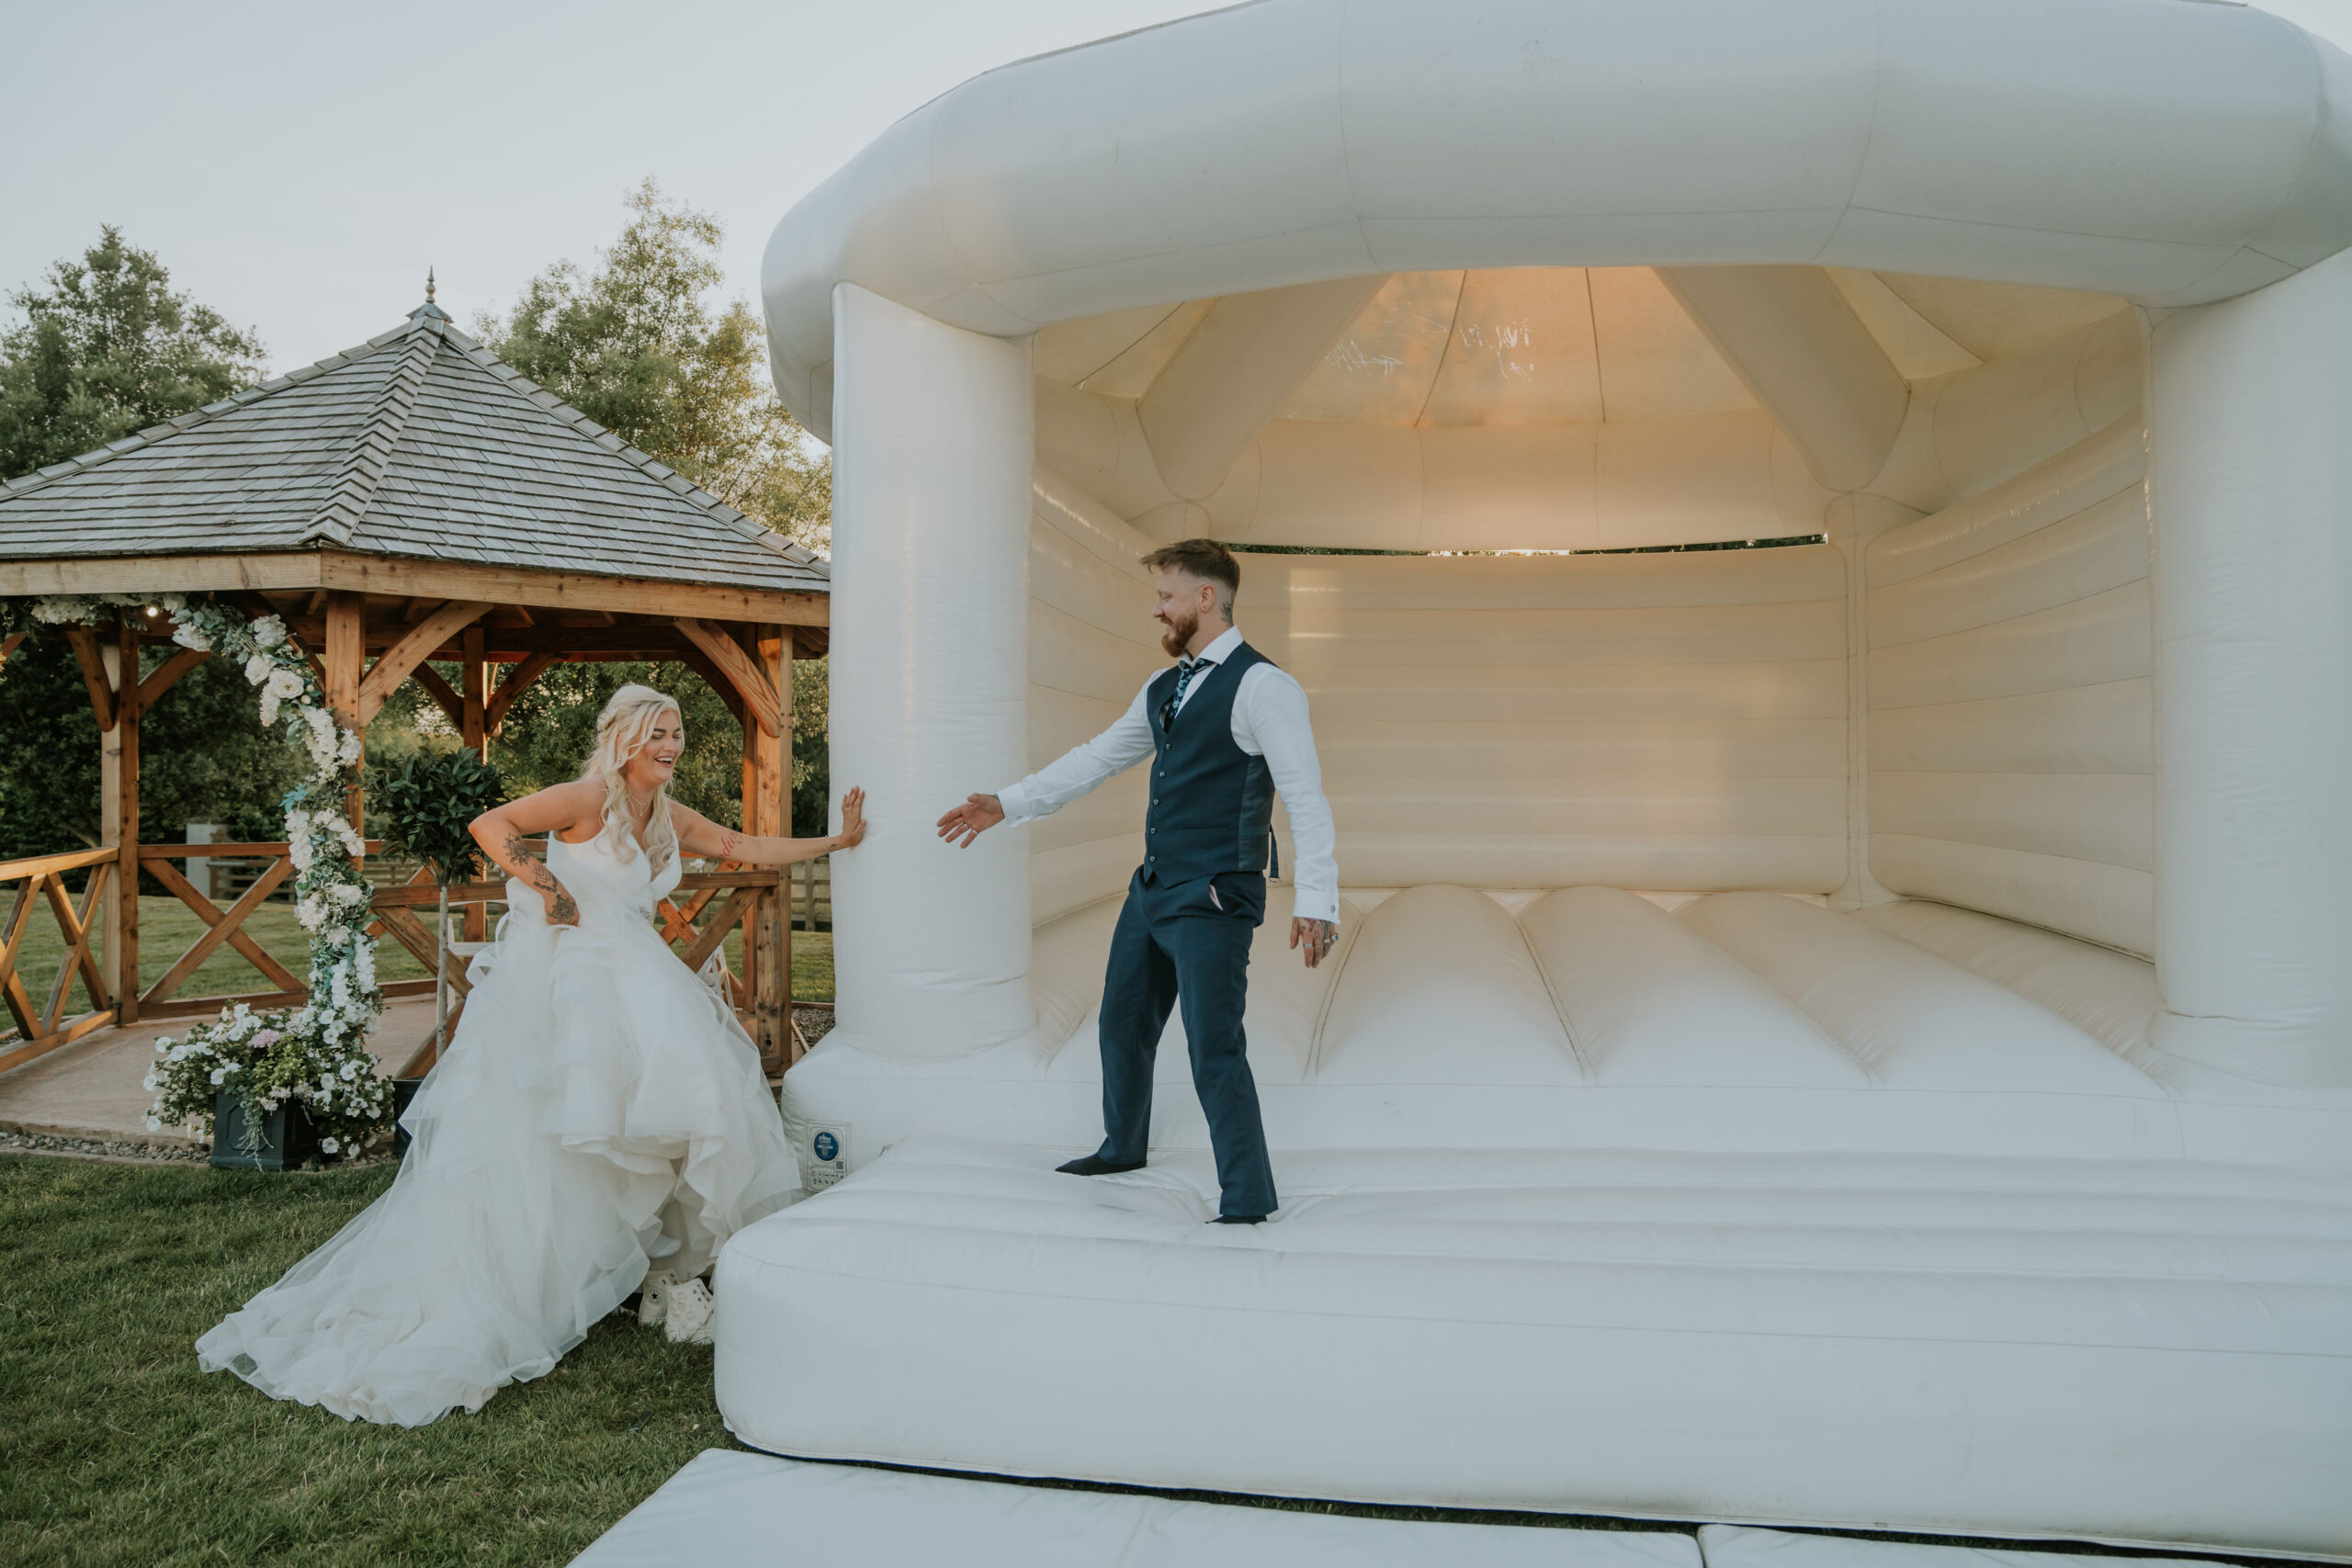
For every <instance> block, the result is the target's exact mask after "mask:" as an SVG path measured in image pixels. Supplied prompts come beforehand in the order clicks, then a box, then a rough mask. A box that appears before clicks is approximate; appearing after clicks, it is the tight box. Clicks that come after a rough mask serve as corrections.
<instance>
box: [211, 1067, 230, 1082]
mask: <svg viewBox="0 0 2352 1568" xmlns="http://www.w3.org/2000/svg"><path fill="white" fill-rule="evenodd" d="M228 1077H229V1069H228V1068H226V1067H215V1068H213V1069H212V1081H213V1082H214V1083H216V1084H219V1083H222V1082H225V1081H226V1080H227V1078H228Z"/></svg>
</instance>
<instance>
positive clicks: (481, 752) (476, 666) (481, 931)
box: [458, 621, 490, 942]
mask: <svg viewBox="0 0 2352 1568" xmlns="http://www.w3.org/2000/svg"><path fill="white" fill-rule="evenodd" d="M486 635H487V634H486V633H485V632H484V631H483V630H482V625H481V622H480V621H476V622H475V623H474V624H473V625H471V626H468V627H467V628H466V629H465V632H464V634H463V636H462V637H461V638H460V640H459V644H458V646H459V648H460V649H461V650H462V651H463V652H464V654H465V658H464V660H463V661H462V662H461V663H460V664H459V665H458V670H459V676H458V695H459V696H460V697H461V698H463V699H464V701H465V718H464V721H463V723H462V724H461V726H460V728H461V729H462V731H463V734H462V735H461V737H460V739H462V740H463V742H464V744H465V748H466V750H469V751H471V752H472V753H473V754H474V755H475V756H477V757H480V758H481V760H482V761H485V762H487V761H490V726H489V722H488V720H487V718H486V716H485V710H486V709H487V707H488V705H489V703H490V663H489V661H488V660H485V659H484V658H483V657H482V649H483V646H484V644H483V640H482V639H483V637H485V636H486ZM489 935H490V906H489V905H487V904H469V905H467V906H466V935H465V940H466V941H468V942H482V941H486V940H487V939H488V938H489Z"/></svg>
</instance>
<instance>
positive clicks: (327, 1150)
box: [319, 1138, 343, 1155]
mask: <svg viewBox="0 0 2352 1568" xmlns="http://www.w3.org/2000/svg"><path fill="white" fill-rule="evenodd" d="M342 1147H343V1145H341V1144H339V1143H337V1142H335V1140H334V1139H333V1138H321V1139H320V1140H319V1150H320V1152H321V1153H322V1154H330V1155H331V1154H334V1152H335V1151H336V1150H338V1149H340V1148H342Z"/></svg>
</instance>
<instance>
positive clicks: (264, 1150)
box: [212, 1089, 319, 1170]
mask: <svg viewBox="0 0 2352 1568" xmlns="http://www.w3.org/2000/svg"><path fill="white" fill-rule="evenodd" d="M244 1138H245V1104H244V1101H243V1100H240V1099H238V1098H237V1096H236V1095H235V1094H234V1093H233V1092H232V1091H231V1090H229V1089H222V1090H221V1091H220V1099H218V1100H215V1101H214V1102H213V1107H212V1165H213V1168H215V1169H217V1170H294V1169H299V1168H300V1167H301V1165H302V1163H303V1162H304V1161H306V1160H309V1159H311V1158H314V1157H316V1156H317V1155H318V1153H319V1134H318V1132H317V1130H316V1129H315V1128H313V1127H312V1126H311V1118H310V1114H309V1113H308V1112H307V1111H304V1110H303V1109H302V1102H301V1101H300V1100H288V1101H287V1102H286V1103H285V1104H283V1105H281V1106H279V1107H278V1108H277V1110H275V1111H271V1112H270V1113H269V1114H268V1115H267V1116H266V1117H264V1118H263V1119H262V1123H261V1147H260V1148H259V1149H258V1150H256V1151H255V1152H254V1153H253V1154H247V1153H245V1152H244V1149H243V1144H244Z"/></svg>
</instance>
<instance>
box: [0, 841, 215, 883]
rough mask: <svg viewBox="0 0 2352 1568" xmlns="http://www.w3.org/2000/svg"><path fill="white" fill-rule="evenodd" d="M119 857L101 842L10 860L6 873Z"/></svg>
mask: <svg viewBox="0 0 2352 1568" xmlns="http://www.w3.org/2000/svg"><path fill="white" fill-rule="evenodd" d="M197 847H198V849H199V850H206V849H209V848H210V846H209V845H202V844H199V845H198V846H197ZM119 858H120V856H119V855H118V854H117V853H116V851H115V848H114V846H113V845H112V844H102V845H100V846H99V847H98V848H96V849H95V850H68V851H66V852H65V853H63V854H62V855H42V856H40V857H39V858H38V859H34V860H19V861H11V862H9V863H8V874H9V875H10V876H12V877H15V876H40V875H44V874H47V873H50V872H54V871H78V870H79V869H81V868H82V867H83V866H85V865H96V864H97V863H99V862H100V861H111V860H117V859H119Z"/></svg>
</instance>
